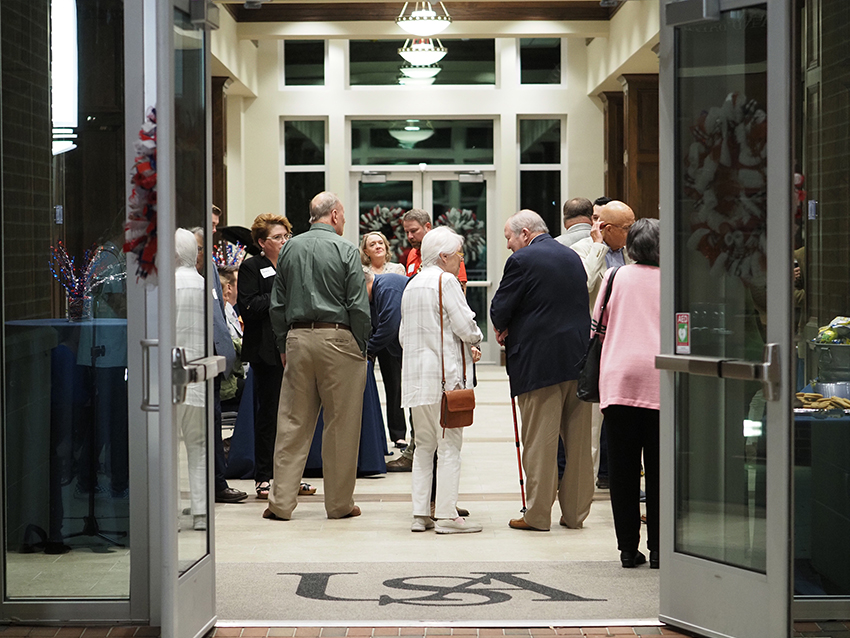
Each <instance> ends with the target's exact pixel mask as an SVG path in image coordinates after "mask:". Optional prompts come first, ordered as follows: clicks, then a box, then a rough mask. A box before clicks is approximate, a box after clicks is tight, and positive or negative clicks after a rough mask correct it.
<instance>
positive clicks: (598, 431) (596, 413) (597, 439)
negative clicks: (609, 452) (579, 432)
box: [590, 403, 603, 481]
mask: <svg viewBox="0 0 850 638" xmlns="http://www.w3.org/2000/svg"><path fill="white" fill-rule="evenodd" d="M602 419H603V416H602V410H600V409H599V404H598V403H594V404H593V413H592V414H591V417H590V426H591V427H590V432H591V437H592V438H591V440H590V452H591V454H593V480H594V481H595V480H596V477H597V476H598V475H599V449H600V445H601V438H602Z"/></svg>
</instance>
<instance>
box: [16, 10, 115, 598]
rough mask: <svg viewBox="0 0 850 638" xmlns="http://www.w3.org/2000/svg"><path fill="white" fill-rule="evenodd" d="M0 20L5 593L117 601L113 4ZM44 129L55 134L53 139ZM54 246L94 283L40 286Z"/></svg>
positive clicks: (47, 276) (47, 277)
mask: <svg viewBox="0 0 850 638" xmlns="http://www.w3.org/2000/svg"><path fill="white" fill-rule="evenodd" d="M51 10H55V11H57V14H56V16H57V20H55V21H53V22H52V23H51ZM0 24H2V25H3V33H4V35H8V34H9V33H15V34H17V36H16V38H14V40H13V39H11V38H8V37H7V38H4V39H3V48H4V51H3V53H4V54H3V56H2V81H0V87H2V88H0V91H2V99H0V103H2V118H0V121H2V127H3V130H2V137H3V158H2V162H0V165H2V170H3V181H2V188H3V194H2V199H3V206H2V220H0V223H2V232H0V237H2V241H3V246H2V248H3V250H2V258H3V264H2V278H3V281H2V290H3V304H4V308H3V318H4V324H3V328H2V331H0V342H2V353H3V357H4V358H3V366H4V379H5V384H6V385H5V391H4V393H3V405H2V423H3V433H2V435H3V439H4V441H3V442H4V445H3V449H4V459H3V468H4V476H3V489H4V492H5V493H4V495H3V496H4V499H3V500H4V504H5V512H4V517H3V520H4V524H5V526H6V529H5V535H6V540H7V544H6V547H5V548H4V562H5V564H4V569H3V571H4V575H5V592H6V595H7V596H8V597H9V598H10V599H21V598H77V599H79V598H92V599H102V598H111V599H126V598H127V597H128V596H129V583H130V549H129V543H130V539H129V481H128V477H129V459H128V449H127V415H128V408H127V376H126V375H127V314H126V283H125V281H124V279H123V275H124V274H125V272H126V265H125V259H124V254H123V252H122V249H121V246H122V244H123V228H122V227H123V218H124V210H123V208H124V188H125V183H126V176H125V172H124V75H123V68H124V60H123V52H124V43H123V38H124V34H123V24H124V12H123V5H122V3H121V2H120V1H112V2H108V3H105V4H103V5H102V6H101V7H100V10H99V11H96V12H94V11H92V12H86V11H79V12H76V11H74V3H73V2H70V3H69V2H57V3H56V4H55V6H54V8H53V9H51V3H50V2H48V1H46V0H40V1H39V2H31V3H27V8H26V11H25V12H21V10H20V6H18V5H17V4H15V3H2V4H0ZM49 42H53V44H55V45H56V47H57V48H56V50H55V52H56V55H57V56H58V57H61V58H62V59H61V60H59V59H56V60H55V62H56V63H57V64H59V63H65V64H66V66H65V67H64V68H63V69H62V70H61V71H60V70H59V69H56V68H54V73H53V77H54V79H56V80H57V82H56V83H55V84H54V87H53V88H55V91H54V92H53V100H54V102H53V105H52V108H51V68H50V66H49V58H48V56H46V55H45V51H46V50H47V49H46V47H47V44H48V43H49ZM10 46H13V47H14V49H13V50H14V52H15V54H14V55H7V53H9V52H10V51H11V50H12V49H9V50H7V47H10ZM62 51H66V52H67V51H70V52H71V53H70V54H69V53H66V54H64V55H63V54H62ZM77 69H79V77H78V76H77ZM60 75H61V77H58V76H60ZM78 111H79V112H80V113H84V114H86V117H78V116H77V113H78ZM81 121H82V123H81ZM51 124H54V125H56V126H61V127H62V128H63V131H62V132H61V133H59V132H57V133H58V134H57V138H56V140H51V128H52V127H51ZM54 142H55V143H54ZM9 149H13V150H11V151H10V150H9ZM54 152H55V153H56V154H55V155H54ZM60 242H61V244H62V246H64V250H65V251H66V253H67V254H68V255H69V256H71V257H74V258H75V260H76V272H77V273H80V272H81V271H82V269H83V266H84V264H88V263H91V265H92V268H94V269H95V270H96V271H98V272H100V273H101V275H102V277H101V279H100V280H99V282H98V281H95V280H92V279H88V278H83V280H82V281H81V282H80V285H79V286H77V287H72V288H73V290H71V291H68V290H66V288H68V286H65V285H64V284H67V283H68V279H67V277H61V276H60V277H59V279H61V280H62V282H63V283H61V284H60V281H58V280H56V279H54V277H53V276H52V275H51V272H50V270H49V268H48V261H49V257H50V255H51V252H52V250H53V249H55V252H53V254H54V255H58V254H59V252H60V248H59V246H60ZM86 251H90V252H89V257H88V258H86V257H85V256H84V255H85V253H86ZM78 302H81V303H78ZM78 305H81V306H82V308H81V309H83V310H84V311H85V312H84V313H83V314H82V315H81V316H79V317H77V316H76V308H77V306H78ZM72 307H73V309H72ZM72 318H73V319H79V321H70V320H69V319H72Z"/></svg>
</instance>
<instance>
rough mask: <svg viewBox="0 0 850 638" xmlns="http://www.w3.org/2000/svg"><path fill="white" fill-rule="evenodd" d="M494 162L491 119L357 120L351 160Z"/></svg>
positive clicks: (356, 162) (358, 162)
mask: <svg viewBox="0 0 850 638" xmlns="http://www.w3.org/2000/svg"><path fill="white" fill-rule="evenodd" d="M421 162H425V163H427V164H467V165H468V164H492V163H493V121H492V120H417V119H409V120H355V121H353V122H352V123H351V163H352V165H354V166H363V165H371V164H380V165H387V164H389V165H410V164H419V163H421Z"/></svg>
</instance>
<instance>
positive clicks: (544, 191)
mask: <svg viewBox="0 0 850 638" xmlns="http://www.w3.org/2000/svg"><path fill="white" fill-rule="evenodd" d="M519 201H520V206H522V208H530V209H531V210H533V211H534V212H536V213H538V214H539V215H540V216H541V217H542V218H543V221H545V222H546V227H547V228H548V229H549V234H550V235H552V236H553V237H557V236H558V235H559V234H560V233H561V204H560V202H561V171H520V174H519Z"/></svg>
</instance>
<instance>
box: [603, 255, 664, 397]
mask: <svg viewBox="0 0 850 638" xmlns="http://www.w3.org/2000/svg"><path fill="white" fill-rule="evenodd" d="M611 272H613V271H612V270H609V271H608V272H607V273H605V278H604V281H603V283H602V286H601V288H600V290H599V296H598V297H597V299H596V307H595V308H594V309H593V317H594V318H595V319H598V317H599V310H600V308H601V307H602V301H603V300H604V299H605V290H606V289H607V288H608V280H609V278H610V277H611ZM660 306H661V273H660V270H659V269H658V268H656V267H654V266H643V265H640V264H632V265H629V266H623V267H621V268H620V270H618V271H617V276H616V277H615V278H614V286H613V288H612V289H611V299H610V300H609V301H608V308H607V309H606V311H605V317H603V320H602V323H603V324H605V325H606V326H607V330H606V333H605V340H604V342H603V347H602V361H601V363H600V371H599V399H600V400H599V407H600V408H602V409H605V408H606V407H608V406H609V405H627V406H631V407H636V408H648V409H650V410H658V409H660V405H659V394H660V390H659V386H660V378H661V377H660V374H659V372H658V370H656V369H655V355H656V354H658V353H659V352H660V351H661V350H660V345H661V337H660V323H659V322H660Z"/></svg>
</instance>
